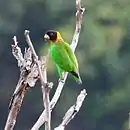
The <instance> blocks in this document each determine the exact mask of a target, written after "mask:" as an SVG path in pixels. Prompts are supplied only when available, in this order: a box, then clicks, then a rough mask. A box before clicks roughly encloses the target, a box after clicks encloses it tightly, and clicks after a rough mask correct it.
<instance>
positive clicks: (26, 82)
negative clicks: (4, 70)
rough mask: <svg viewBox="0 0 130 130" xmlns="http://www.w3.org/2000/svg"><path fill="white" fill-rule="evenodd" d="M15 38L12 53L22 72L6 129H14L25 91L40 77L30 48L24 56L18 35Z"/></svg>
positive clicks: (13, 97)
mask: <svg viewBox="0 0 130 130" xmlns="http://www.w3.org/2000/svg"><path fill="white" fill-rule="evenodd" d="M13 40H14V44H13V45H12V53H13V55H14V57H15V58H16V59H17V61H18V66H19V67H20V71H21V73H20V78H19V81H18V84H17V86H16V89H15V91H14V94H13V96H12V99H11V101H10V104H9V108H10V111H9V115H8V118H7V121H6V124H5V128H4V130H13V128H14V126H15V123H16V119H17V116H18V113H19V111H20V107H21V104H22V101H23V98H24V96H25V93H26V91H27V90H28V89H29V88H30V87H33V86H34V85H35V83H36V81H37V79H38V71H37V66H36V64H35V63H33V60H32V53H31V51H30V49H28V50H27V51H25V54H24V57H23V54H22V52H21V49H20V48H19V47H18V42H17V39H16V36H14V38H13Z"/></svg>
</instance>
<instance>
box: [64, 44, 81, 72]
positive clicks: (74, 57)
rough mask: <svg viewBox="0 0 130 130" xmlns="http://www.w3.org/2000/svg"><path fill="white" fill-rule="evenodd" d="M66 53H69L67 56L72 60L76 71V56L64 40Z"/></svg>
mask: <svg viewBox="0 0 130 130" xmlns="http://www.w3.org/2000/svg"><path fill="white" fill-rule="evenodd" d="M63 45H64V47H65V49H66V51H67V53H68V55H69V58H70V60H71V61H72V63H73V65H74V71H76V72H77V71H78V62H77V58H76V56H75V54H74V52H73V51H72V49H71V48H70V45H69V44H68V43H66V42H64V43H63Z"/></svg>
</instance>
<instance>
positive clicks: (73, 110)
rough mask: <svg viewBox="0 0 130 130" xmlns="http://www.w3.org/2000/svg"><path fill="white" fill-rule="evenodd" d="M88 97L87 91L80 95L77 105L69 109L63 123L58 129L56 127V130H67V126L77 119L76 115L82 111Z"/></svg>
mask: <svg viewBox="0 0 130 130" xmlns="http://www.w3.org/2000/svg"><path fill="white" fill-rule="evenodd" d="M86 95H87V93H86V90H85V89H84V90H82V91H81V92H80V94H79V95H78V97H77V101H76V103H75V104H74V105H73V106H71V107H70V108H69V110H68V111H67V112H66V114H65V116H64V117H63V120H62V123H61V124H60V125H59V126H58V127H56V128H55V129H54V130H64V129H65V127H66V125H67V124H68V123H69V122H70V121H71V120H72V119H73V118H74V117H75V115H76V114H77V113H78V111H79V110H80V108H81V106H82V103H83V101H84V99H85V97H86Z"/></svg>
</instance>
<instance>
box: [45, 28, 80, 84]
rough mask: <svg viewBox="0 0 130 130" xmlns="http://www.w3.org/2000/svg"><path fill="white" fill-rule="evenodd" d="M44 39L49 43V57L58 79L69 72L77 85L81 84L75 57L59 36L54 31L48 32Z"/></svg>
mask: <svg viewBox="0 0 130 130" xmlns="http://www.w3.org/2000/svg"><path fill="white" fill-rule="evenodd" d="M44 39H45V40H47V41H49V43H50V55H51V58H52V60H53V61H54V62H55V64H56V67H57V70H58V73H59V76H60V79H62V78H63V72H69V73H71V74H72V76H73V77H74V79H75V80H76V82H77V83H78V84H82V80H81V78H80V75H79V69H78V62H77V59H76V56H75V54H74V52H73V51H72V49H71V48H70V45H69V44H68V43H67V42H65V41H64V40H63V38H62V36H61V34H60V33H59V32H58V31H55V30H48V31H47V32H46V33H45V35H44Z"/></svg>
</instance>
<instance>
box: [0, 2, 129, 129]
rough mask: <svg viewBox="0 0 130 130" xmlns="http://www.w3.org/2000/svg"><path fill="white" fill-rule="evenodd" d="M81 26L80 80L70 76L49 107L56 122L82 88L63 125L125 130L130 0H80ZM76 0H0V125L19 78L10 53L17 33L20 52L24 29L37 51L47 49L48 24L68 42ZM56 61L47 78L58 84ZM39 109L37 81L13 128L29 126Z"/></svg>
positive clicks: (25, 100)
mask: <svg viewBox="0 0 130 130" xmlns="http://www.w3.org/2000/svg"><path fill="white" fill-rule="evenodd" d="M83 5H84V7H85V8H87V10H88V11H86V12H85V15H84V19H83V28H82V31H81V35H80V40H79V45H78V47H77V49H76V55H77V57H78V60H79V66H80V73H81V77H82V80H83V85H82V86H79V85H78V84H76V82H75V81H74V80H73V79H72V78H71V76H69V78H68V80H67V82H66V84H65V87H64V91H63V93H62V95H61V98H60V100H59V102H58V104H57V106H56V108H55V109H54V110H53V113H52V115H53V119H52V125H53V127H56V126H57V125H59V123H60V122H61V119H62V117H63V115H64V113H65V112H66V110H67V109H68V108H69V106H70V105H72V104H73V103H74V102H75V100H76V96H77V94H78V93H79V92H80V89H81V88H86V89H87V92H88V96H87V98H86V100H85V102H84V104H83V106H82V108H81V110H80V112H79V113H78V115H77V116H76V117H75V119H74V120H73V121H72V122H71V123H70V124H69V125H68V126H67V130H126V129H128V113H129V111H130V94H129V93H130V73H129V72H130V16H129V15H130V0H84V1H83ZM75 11H76V9H75V0H55V1H52V0H0V73H1V74H0V130H2V129H3V128H4V125H5V122H6V118H7V115H8V104H9V100H10V98H11V95H12V93H13V91H14V89H15V87H16V84H17V81H18V79H19V68H18V67H17V61H16V60H15V59H14V57H13V55H12V53H11V44H12V37H13V36H14V35H17V38H18V41H19V43H20V44H19V45H20V46H21V47H22V50H23V51H24V47H25V46H27V44H26V42H25V38H24V35H23V33H24V30H25V29H29V30H30V31H31V38H32V40H33V43H34V46H35V48H36V51H37V53H38V54H39V55H44V54H46V53H47V49H46V48H48V45H47V44H45V42H44V41H43V34H44V32H45V31H46V30H48V29H56V30H59V31H60V32H61V34H62V35H63V37H64V39H66V41H68V42H71V40H72V36H73V32H74V29H75ZM57 79H58V75H57V72H56V69H55V65H54V64H51V61H50V63H49V66H48V80H49V81H53V82H54V83H55V85H54V87H53V90H52V92H51V96H52V95H53V93H54V91H55V89H56V86H57ZM42 110H43V104H42V93H41V89H40V87H39V85H37V87H35V88H33V89H31V90H30V91H29V92H28V93H27V94H26V96H25V99H24V103H23V105H22V108H21V111H20V114H19V116H18V120H17V124H16V127H15V129H18V130H28V129H30V128H31V127H32V125H33V124H34V123H35V121H36V120H37V118H38V117H39V115H40V113H41V112H42Z"/></svg>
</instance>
